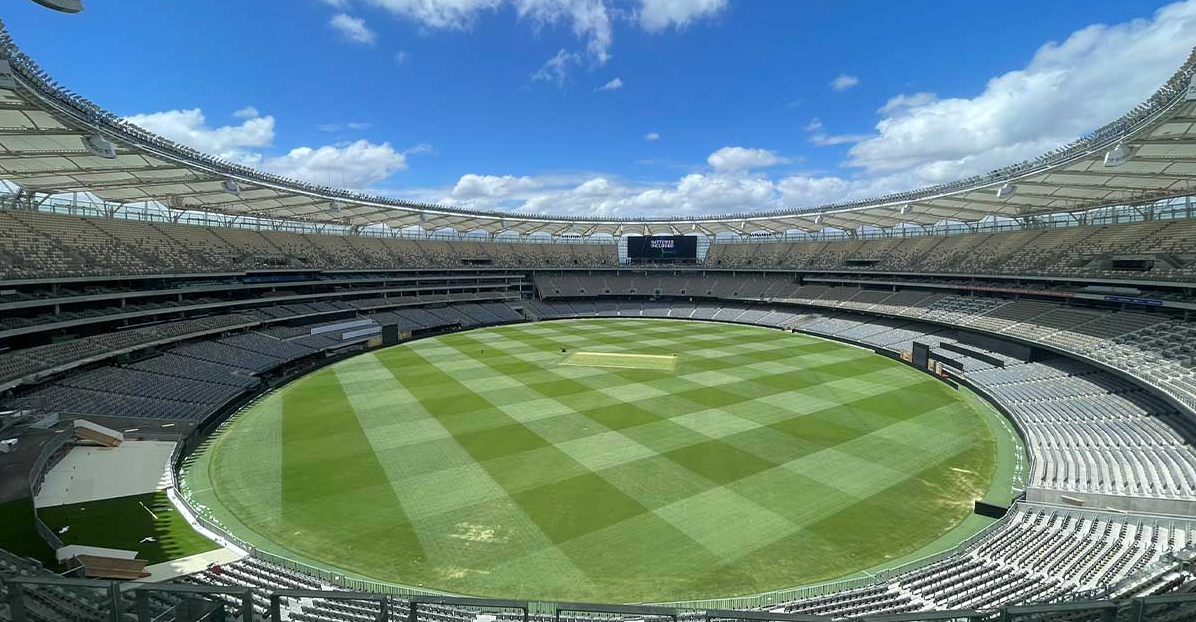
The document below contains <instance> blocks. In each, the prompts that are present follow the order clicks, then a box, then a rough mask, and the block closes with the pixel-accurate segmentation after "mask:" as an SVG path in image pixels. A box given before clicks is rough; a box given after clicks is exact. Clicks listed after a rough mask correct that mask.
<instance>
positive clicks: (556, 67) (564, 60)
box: [532, 49, 581, 87]
mask: <svg viewBox="0 0 1196 622" xmlns="http://www.w3.org/2000/svg"><path fill="white" fill-rule="evenodd" d="M580 62H581V57H580V56H578V55H577V54H575V53H572V52H567V51H565V50H564V49H561V51H559V52H557V53H556V55H555V56H553V57H552V58H550V59H548V60H546V61H544V64H543V65H541V66H540V68H539V69H538V70H536V72H535V73H533V74H532V81H533V82H551V83H553V84H555V85H557V86H558V87H559V86H564V84H565V80H566V79H567V78H568V77H569V67H570V66H571V65H576V64H578V63H580Z"/></svg>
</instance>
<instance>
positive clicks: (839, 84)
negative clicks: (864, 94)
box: [831, 73, 860, 91]
mask: <svg viewBox="0 0 1196 622" xmlns="http://www.w3.org/2000/svg"><path fill="white" fill-rule="evenodd" d="M859 83H860V79H859V78H857V77H855V76H849V75H847V74H845V73H843V74H839V77H837V78H835V79H834V80H831V88H832V89H835V90H836V91H846V90H847V89H849V88H851V87H853V86H856V85H857V84H859Z"/></svg>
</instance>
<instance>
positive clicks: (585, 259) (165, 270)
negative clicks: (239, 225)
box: [0, 210, 618, 280]
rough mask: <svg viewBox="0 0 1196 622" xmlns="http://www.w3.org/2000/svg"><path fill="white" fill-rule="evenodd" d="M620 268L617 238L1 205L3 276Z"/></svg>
mask: <svg viewBox="0 0 1196 622" xmlns="http://www.w3.org/2000/svg"><path fill="white" fill-rule="evenodd" d="M467 260H468V261H469V262H471V263H473V264H478V265H489V266H499V267H520V268H530V267H544V266H574V265H584V266H612V267H613V266H615V265H617V264H618V257H617V255H616V249H615V246H614V245H613V244H580V243H566V242H558V243H544V244H536V243H505V242H495V243H489V242H444V241H436V240H431V239H428V240H419V241H416V240H412V239H405V238H385V239H383V238H369V237H363V236H335V235H318V234H299V233H289V232H285V231H256V230H252V229H236V228H224V227H212V228H206V227H198V226H193V225H181V224H165V223H149V222H141V221H134V220H123V219H113V218H98V217H84V216H67V215H61V214H51V213H45V212H32V211H27V210H0V280H9V279H12V280H16V279H44V278H53V277H71V276H116V275H149V274H202V273H221V272H236V271H242V270H250V269H260V268H311V269H322V270H360V269H399V268H460V267H465V266H467V265H470V264H467V263H466V261H467Z"/></svg>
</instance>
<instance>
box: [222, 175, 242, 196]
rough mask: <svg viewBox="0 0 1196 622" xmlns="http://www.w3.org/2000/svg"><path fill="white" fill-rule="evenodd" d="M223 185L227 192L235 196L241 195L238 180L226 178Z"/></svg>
mask: <svg viewBox="0 0 1196 622" xmlns="http://www.w3.org/2000/svg"><path fill="white" fill-rule="evenodd" d="M221 187H222V188H224V191H225V192H227V193H229V194H231V195H233V196H235V197H239V196H241V186H240V185H238V184H237V180H235V179H226V180H224V183H223V184H221Z"/></svg>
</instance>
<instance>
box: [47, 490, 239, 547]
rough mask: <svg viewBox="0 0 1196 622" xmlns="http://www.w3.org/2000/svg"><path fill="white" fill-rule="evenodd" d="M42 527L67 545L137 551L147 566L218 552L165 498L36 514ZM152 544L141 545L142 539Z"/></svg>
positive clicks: (102, 502)
mask: <svg viewBox="0 0 1196 622" xmlns="http://www.w3.org/2000/svg"><path fill="white" fill-rule="evenodd" d="M38 515H39V516H41V519H42V522H44V523H45V524H46V526H48V527H49V528H50V529H53V530H54V531H55V532H58V531H59V529H61V528H63V527H70V529H69V530H67V532H66V533H63V534H60V535H59V538H61V539H62V542H63V544H67V545H71V544H81V545H85V546H99V547H104V548H110V549H121V550H125V551H137V559H144V560H146V562H147V563H148V564H149V565H153V564H157V563H161V562H165V561H170V560H173V559H179V558H181V557H187V556H189V555H195V554H198V553H206V552H207V551H211V550H215V549H217V548H220V547H219V546H218V545H217V544H216V543H214V542H212V541H211V540H209V539H207V538H205V537H203V536H201V535H199V534H198V533H196V532H195V530H194V529H192V528H191V525H189V524H187V520H186V519H185V518H183V515H182V514H180V513H179V512H178V511H176V510H175V509H174V506H173V505H172V504H171V503H170V499H169V498H168V497H167V496H166V493H165V492H150V493H145V494H142V495H131V496H128V497H116V498H113V499H102V500H99V501H87V502H85V503H75V504H71V505H59V506H53V507H45V508H41V509H40V510H38ZM147 537H149V538H153V539H154V540H153V541H152V542H142V540H143V539H144V538H147Z"/></svg>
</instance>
